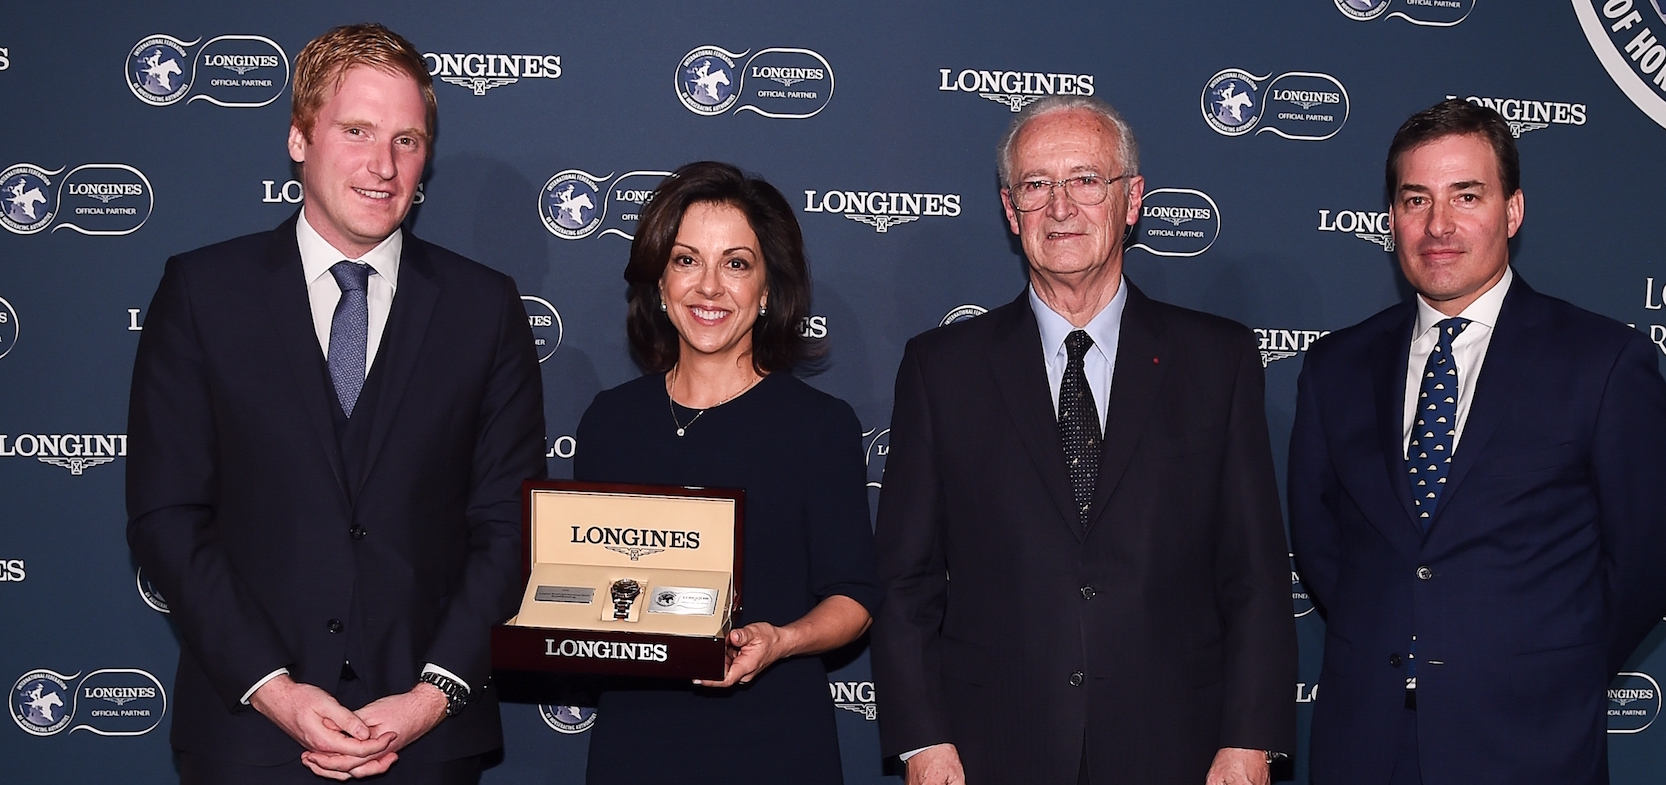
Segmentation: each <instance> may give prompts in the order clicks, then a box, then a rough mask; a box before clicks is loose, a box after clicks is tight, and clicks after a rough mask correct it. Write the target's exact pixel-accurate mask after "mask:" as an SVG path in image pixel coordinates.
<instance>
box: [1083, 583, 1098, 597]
mask: <svg viewBox="0 0 1666 785" xmlns="http://www.w3.org/2000/svg"><path fill="white" fill-rule="evenodd" d="M1098 593H1099V590H1098V589H1095V588H1093V587H1092V586H1083V587H1082V599H1084V600H1091V599H1093V595H1095V594H1098Z"/></svg>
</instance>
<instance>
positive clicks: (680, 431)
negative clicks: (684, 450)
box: [677, 428, 683, 436]
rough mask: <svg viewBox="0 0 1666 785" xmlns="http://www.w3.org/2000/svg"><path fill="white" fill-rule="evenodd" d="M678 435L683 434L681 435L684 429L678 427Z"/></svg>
mask: <svg viewBox="0 0 1666 785" xmlns="http://www.w3.org/2000/svg"><path fill="white" fill-rule="evenodd" d="M677 435H678V436H681V435H683V429H681V428H678V429H677Z"/></svg>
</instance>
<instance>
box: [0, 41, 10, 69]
mask: <svg viewBox="0 0 1666 785" xmlns="http://www.w3.org/2000/svg"><path fill="white" fill-rule="evenodd" d="M11 67H12V50H11V47H6V46H0V71H4V70H6V69H8V68H11Z"/></svg>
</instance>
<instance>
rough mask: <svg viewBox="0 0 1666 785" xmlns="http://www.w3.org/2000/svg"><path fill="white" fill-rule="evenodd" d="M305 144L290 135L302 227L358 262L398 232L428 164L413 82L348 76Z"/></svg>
mask: <svg viewBox="0 0 1666 785" xmlns="http://www.w3.org/2000/svg"><path fill="white" fill-rule="evenodd" d="M311 136H312V139H311V140H310V141H309V140H308V139H307V135H306V134H304V133H302V132H301V129H299V128H296V127H294V126H290V128H289V157H290V158H292V159H294V160H295V161H296V162H297V163H300V164H301V190H302V193H303V195H304V198H305V201H306V213H307V222H308V223H310V224H312V227H313V229H316V230H317V231H318V234H319V235H320V236H322V237H323V238H324V239H325V240H326V241H328V242H329V243H330V245H332V246H334V247H335V249H336V250H338V251H340V252H342V254H344V255H346V256H347V257H348V258H351V259H357V258H359V257H361V256H363V255H364V254H365V253H366V252H368V251H369V250H370V249H372V248H375V247H376V246H377V245H378V244H380V243H381V242H382V241H383V240H385V239H387V237H388V235H391V234H393V232H394V231H395V230H396V229H398V228H399V223H400V222H401V221H403V220H405V214H406V213H408V212H410V209H411V201H412V199H413V198H415V196H416V188H417V183H418V181H420V180H421V179H422V169H423V166H424V165H425V164H426V163H427V162H428V131H427V105H426V104H425V103H423V98H422V91H421V89H420V88H419V87H418V86H417V83H416V80H414V79H412V78H411V77H409V76H406V75H404V74H392V73H388V72H386V71H382V70H380V69H377V68H372V67H369V66H358V67H355V68H353V69H351V70H349V71H348V72H347V74H346V75H345V76H344V77H343V78H342V80H341V87H340V89H338V90H337V91H336V94H335V95H334V96H332V97H331V98H330V100H329V101H328V102H326V103H325V104H324V106H323V107H322V108H321V109H320V110H319V112H318V116H317V119H316V120H315V121H314V123H313V127H312V134H311Z"/></svg>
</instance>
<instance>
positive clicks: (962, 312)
mask: <svg viewBox="0 0 1666 785" xmlns="http://www.w3.org/2000/svg"><path fill="white" fill-rule="evenodd" d="M986 313H989V309H988V308H985V307H983V306H981V305H957V306H955V307H954V308H953V309H951V310H950V311H949V312H948V313H946V314H943V320H942V321H940V322H938V323H937V326H939V327H947V326H949V325H951V324H954V323H955V322H964V321H966V320H967V319H971V318H972V317H975V316H982V315H984V314H986Z"/></svg>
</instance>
